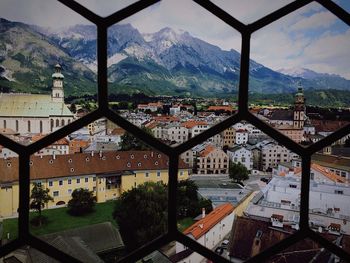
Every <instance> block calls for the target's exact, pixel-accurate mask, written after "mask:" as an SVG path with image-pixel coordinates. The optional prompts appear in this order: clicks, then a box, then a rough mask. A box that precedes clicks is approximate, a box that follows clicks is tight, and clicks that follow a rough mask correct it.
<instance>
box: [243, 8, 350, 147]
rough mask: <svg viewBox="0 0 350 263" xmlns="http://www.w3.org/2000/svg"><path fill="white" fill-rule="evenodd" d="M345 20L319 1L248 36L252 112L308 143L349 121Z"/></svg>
mask: <svg viewBox="0 0 350 263" xmlns="http://www.w3.org/2000/svg"><path fill="white" fill-rule="evenodd" d="M349 45H350V37H349V34H348V25H346V24H345V23H344V22H342V21H341V20H340V19H338V18H337V17H336V16H335V15H333V14H332V13H331V12H329V11H328V10H326V9H325V8H323V7H322V6H321V5H319V4H317V3H311V4H309V5H306V6H304V7H302V8H300V9H298V10H297V11H295V12H293V13H291V14H289V15H287V16H285V17H283V18H281V19H279V20H278V21H275V22H273V23H272V24H270V25H268V26H266V27H264V28H262V29H261V30H259V31H257V32H256V33H254V34H253V36H252V46H251V58H252V59H253V60H252V61H251V63H250V84H249V85H250V86H249V89H250V97H249V103H250V104H251V105H250V106H251V110H252V112H254V113H256V114H257V116H258V117H259V118H260V119H263V120H264V121H266V122H267V123H269V124H270V125H271V126H273V127H274V128H276V129H277V130H279V131H280V132H281V133H283V134H285V135H286V136H288V137H289V138H291V139H292V140H294V141H296V142H298V143H301V144H304V145H309V144H312V143H314V142H316V141H318V140H320V139H322V138H324V137H325V136H327V135H329V134H330V133H332V132H334V131H336V130H338V129H339V128H341V127H344V126H345V125H346V124H348V123H349V122H350V119H349V116H350V112H349V105H350V101H349V100H348V98H349V94H350V93H349V92H350V91H349V87H350V73H349V70H348V69H349V66H350V64H349V61H350V60H349V59H348V50H346V48H345V47H347V46H349Z"/></svg>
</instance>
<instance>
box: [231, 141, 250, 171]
mask: <svg viewBox="0 0 350 263" xmlns="http://www.w3.org/2000/svg"><path fill="white" fill-rule="evenodd" d="M227 155H228V157H229V158H230V160H231V162H233V163H236V164H237V163H241V164H243V165H244V166H245V167H246V168H247V170H248V171H251V170H252V169H253V155H252V151H251V150H249V149H247V148H245V147H242V146H239V145H237V146H235V147H233V148H230V149H228V150H227Z"/></svg>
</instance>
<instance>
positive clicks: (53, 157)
mask: <svg viewBox="0 0 350 263" xmlns="http://www.w3.org/2000/svg"><path fill="white" fill-rule="evenodd" d="M52 159H54V160H56V153H55V151H53V154H52Z"/></svg>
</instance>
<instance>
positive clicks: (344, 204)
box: [309, 135, 350, 250]
mask: <svg viewBox="0 0 350 263" xmlns="http://www.w3.org/2000/svg"><path fill="white" fill-rule="evenodd" d="M349 150H350V147H349V135H347V136H345V137H344V138H342V139H340V140H339V141H336V142H335V143H333V144H332V145H330V146H328V147H325V148H324V149H322V150H321V151H320V152H318V153H315V154H313V155H312V157H311V170H310V199H309V220H310V221H309V224H310V227H311V228H312V229H313V230H314V231H316V232H318V233H320V234H321V235H325V236H334V237H339V236H343V235H347V234H348V233H350V228H349V220H350V210H349V208H348V207H349V206H348V203H349V201H350V191H349V177H350V154H349V152H350V151H349ZM343 242H346V241H345V240H344V241H343ZM339 245H342V243H339ZM343 248H344V249H346V250H349V248H348V246H347V245H343Z"/></svg>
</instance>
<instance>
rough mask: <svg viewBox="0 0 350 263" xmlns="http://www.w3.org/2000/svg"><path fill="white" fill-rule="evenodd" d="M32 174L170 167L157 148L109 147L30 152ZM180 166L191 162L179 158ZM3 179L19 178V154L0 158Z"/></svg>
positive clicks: (0, 180) (54, 175) (34, 176)
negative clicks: (58, 152)
mask: <svg viewBox="0 0 350 263" xmlns="http://www.w3.org/2000/svg"><path fill="white" fill-rule="evenodd" d="M30 161H31V166H30V178H31V179H49V178H57V177H66V176H82V175H87V174H104V173H120V172H123V171H136V170H164V169H168V166H169V164H168V156H166V155H165V154H163V153H159V152H156V151H108V152H103V153H102V156H100V154H99V153H94V155H93V156H91V154H89V153H75V154H67V155H56V156H55V159H53V156H51V155H46V156H42V157H40V156H31V158H30ZM179 162H180V163H179V168H180V169H188V165H187V164H185V163H184V162H183V161H182V160H181V159H180V160H179ZM0 170H1V174H0V183H9V182H15V181H18V158H8V159H0Z"/></svg>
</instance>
